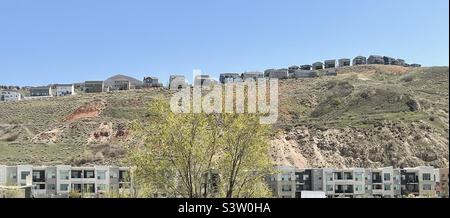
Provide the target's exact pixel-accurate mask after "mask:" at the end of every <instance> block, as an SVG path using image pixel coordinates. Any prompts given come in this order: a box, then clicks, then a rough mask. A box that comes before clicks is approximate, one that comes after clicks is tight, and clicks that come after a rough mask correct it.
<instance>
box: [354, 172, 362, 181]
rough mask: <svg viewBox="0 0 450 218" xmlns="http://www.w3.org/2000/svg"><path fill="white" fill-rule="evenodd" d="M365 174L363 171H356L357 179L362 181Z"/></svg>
mask: <svg viewBox="0 0 450 218" xmlns="http://www.w3.org/2000/svg"><path fill="white" fill-rule="evenodd" d="M362 179H363V174H362V173H355V181H362Z"/></svg>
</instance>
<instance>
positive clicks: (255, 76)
mask: <svg viewBox="0 0 450 218" xmlns="http://www.w3.org/2000/svg"><path fill="white" fill-rule="evenodd" d="M263 77H264V74H263V73H261V72H245V73H242V75H241V78H242V80H244V81H245V80H246V79H254V80H257V79H258V78H263Z"/></svg>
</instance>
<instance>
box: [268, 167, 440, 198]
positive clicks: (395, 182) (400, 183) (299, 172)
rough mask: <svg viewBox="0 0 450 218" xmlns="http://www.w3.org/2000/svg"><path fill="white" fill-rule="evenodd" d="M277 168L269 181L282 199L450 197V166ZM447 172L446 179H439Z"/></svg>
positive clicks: (275, 192) (275, 193) (274, 194)
mask: <svg viewBox="0 0 450 218" xmlns="http://www.w3.org/2000/svg"><path fill="white" fill-rule="evenodd" d="M275 171H276V172H277V174H275V175H271V176H269V177H268V178H267V182H268V185H269V187H270V188H271V190H272V192H273V196H274V197H280V198H300V197H301V195H302V192H306V191H314V192H324V193H325V195H326V196H327V197H328V198H401V197H405V196H408V195H411V194H413V195H415V196H421V197H445V196H447V197H448V168H447V170H445V169H442V170H440V169H434V168H433V167H416V168H408V169H396V168H393V167H383V168H375V169H364V168H350V169H333V168H317V169H296V168H295V167H291V166H277V167H275ZM439 173H440V174H443V175H444V176H442V175H441V176H439ZM445 175H447V176H446V178H447V180H445V181H446V182H444V180H440V178H439V177H445ZM436 187H438V188H437V189H436ZM441 187H442V188H441ZM436 193H439V195H436Z"/></svg>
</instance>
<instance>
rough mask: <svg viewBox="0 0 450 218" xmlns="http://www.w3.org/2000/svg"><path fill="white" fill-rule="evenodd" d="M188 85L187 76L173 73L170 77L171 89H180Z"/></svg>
mask: <svg viewBox="0 0 450 218" xmlns="http://www.w3.org/2000/svg"><path fill="white" fill-rule="evenodd" d="M186 87H187V83H186V78H185V77H184V76H182V75H171V76H170V78H169V89H170V90H180V89H183V88H186Z"/></svg>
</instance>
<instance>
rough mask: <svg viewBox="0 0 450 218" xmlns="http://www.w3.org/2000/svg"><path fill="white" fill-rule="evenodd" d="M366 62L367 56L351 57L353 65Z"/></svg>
mask: <svg viewBox="0 0 450 218" xmlns="http://www.w3.org/2000/svg"><path fill="white" fill-rule="evenodd" d="M364 64H367V58H366V57H364V56H357V57H355V58H353V66H356V65H364Z"/></svg>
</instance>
